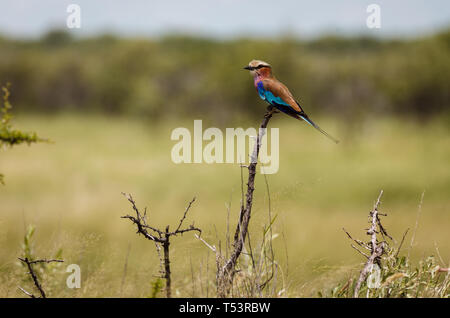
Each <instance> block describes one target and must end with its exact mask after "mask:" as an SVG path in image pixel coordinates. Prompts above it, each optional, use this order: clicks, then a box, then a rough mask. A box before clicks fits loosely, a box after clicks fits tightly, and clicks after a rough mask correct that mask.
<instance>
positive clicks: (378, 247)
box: [353, 190, 387, 298]
mask: <svg viewBox="0 0 450 318" xmlns="http://www.w3.org/2000/svg"><path fill="white" fill-rule="evenodd" d="M382 195H383V190H381V192H380V195H379V196H378V199H377V202H376V203H375V206H374V208H373V210H372V211H371V212H370V213H369V219H371V221H370V228H369V229H368V230H367V234H368V235H370V237H371V240H370V243H371V246H370V248H371V254H370V256H369V258H368V259H367V262H366V265H365V266H364V268H363V269H362V270H361V274H360V275H359V279H358V281H357V283H356V287H355V291H354V294H353V297H355V298H357V297H358V294H359V290H360V288H361V285H362V283H363V282H364V281H365V280H366V278H367V275H368V274H369V273H370V272H371V270H372V269H373V266H374V264H377V265H379V262H380V257H381V255H383V253H384V244H383V242H381V243H380V244H378V241H377V232H378V231H377V227H378V229H379V232H381V233H384V234H386V235H387V233H386V231H385V230H384V228H383V227H382V226H381V222H380V219H379V218H378V206H379V205H380V200H381V196H382Z"/></svg>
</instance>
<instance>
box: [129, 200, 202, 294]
mask: <svg viewBox="0 0 450 318" xmlns="http://www.w3.org/2000/svg"><path fill="white" fill-rule="evenodd" d="M122 194H123V195H124V196H125V197H126V198H127V200H128V201H129V202H130V203H131V206H132V207H133V210H134V212H136V217H133V216H131V215H125V216H121V218H123V219H129V220H130V221H131V222H133V223H134V224H136V226H137V233H138V234H142V235H143V236H144V237H145V238H146V239H148V240H151V241H153V242H154V243H155V245H156V249H157V251H158V254H159V245H158V244H161V245H162V246H163V263H164V264H163V266H164V267H163V268H164V272H163V273H162V274H163V278H164V279H165V280H166V296H167V298H170V297H172V290H171V285H172V279H171V276H170V274H171V270H170V253H169V252H170V249H169V247H170V237H171V236H177V235H179V234H183V233H185V232H190V231H197V232H198V233H199V234H201V233H202V230H200V229H199V228H197V227H194V225H193V224H192V225H190V226H189V227H188V228H186V229H181V226H182V225H183V221H184V220H185V219H186V215H187V213H188V212H189V209H190V208H191V206H192V203H193V202H194V201H195V197H194V198H193V199H192V200H191V201H190V202H189V204H188V206H187V208H186V209H185V211H184V214H183V216H182V217H181V219H180V222H179V224H178V227H177V228H176V230H175V231H174V232H170V231H169V226H168V225H167V226H166V229H165V231H161V230H159V229H157V228H155V227H152V226H150V225H148V224H147V219H146V217H147V210H144V214H143V215H142V214H141V213H140V212H139V209H138V208H137V206H136V202H135V201H134V199H133V197H132V196H131V194H125V193H122ZM149 231H153V232H155V233H149Z"/></svg>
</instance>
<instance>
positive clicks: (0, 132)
mask: <svg viewBox="0 0 450 318" xmlns="http://www.w3.org/2000/svg"><path fill="white" fill-rule="evenodd" d="M9 86H10V84H9V83H8V84H7V85H6V86H3V87H2V93H3V96H2V102H3V103H2V106H1V119H0V147H1V148H5V147H8V146H9V147H12V146H14V145H19V144H21V143H24V142H25V143H27V144H31V143H34V142H38V141H42V139H40V138H38V136H37V135H36V133H24V132H22V131H20V130H17V129H14V128H12V126H11V118H12V116H11V114H10V112H9V111H10V109H11V108H12V106H11V103H10V102H9V96H10V92H9ZM0 183H2V184H3V183H4V181H3V174H0Z"/></svg>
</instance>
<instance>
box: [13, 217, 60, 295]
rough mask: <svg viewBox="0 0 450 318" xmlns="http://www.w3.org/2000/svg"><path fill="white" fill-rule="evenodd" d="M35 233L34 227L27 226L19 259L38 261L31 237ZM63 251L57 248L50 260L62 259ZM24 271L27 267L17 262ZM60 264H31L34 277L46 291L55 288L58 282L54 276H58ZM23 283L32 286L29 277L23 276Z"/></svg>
mask: <svg viewBox="0 0 450 318" xmlns="http://www.w3.org/2000/svg"><path fill="white" fill-rule="evenodd" d="M35 232H36V227H35V226H34V225H33V224H31V225H29V226H28V228H27V231H26V233H25V235H24V237H23V243H22V255H21V256H20V257H21V258H24V259H25V258H28V259H29V260H30V261H33V260H36V259H39V257H36V256H35V252H34V241H33V237H34V234H35ZM62 254H63V249H62V248H59V249H58V250H57V251H56V252H55V253H54V255H53V257H51V259H62ZM17 264H19V265H20V266H21V267H23V269H24V270H25V271H27V270H28V269H27V265H26V264H25V263H24V262H17ZM61 266H62V263H60V262H51V263H45V262H41V263H35V264H33V269H34V271H35V274H36V276H37V277H38V279H39V280H40V281H45V282H46V284H45V286H46V291H47V290H50V291H51V290H52V289H54V288H56V287H57V285H58V283H59V282H58V280H55V279H54V277H55V275H57V274H59V272H60V271H61ZM23 281H24V282H28V283H29V284H30V285H33V284H34V283H33V282H32V279H31V277H30V275H25V276H24V279H23Z"/></svg>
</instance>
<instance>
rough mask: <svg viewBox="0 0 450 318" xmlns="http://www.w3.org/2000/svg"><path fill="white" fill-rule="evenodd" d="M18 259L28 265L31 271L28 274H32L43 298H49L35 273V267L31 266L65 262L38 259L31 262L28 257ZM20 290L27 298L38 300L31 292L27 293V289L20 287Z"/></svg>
mask: <svg viewBox="0 0 450 318" xmlns="http://www.w3.org/2000/svg"><path fill="white" fill-rule="evenodd" d="M18 259H19V260H20V261H21V262H23V263H25V264H27V267H28V271H29V272H28V273H29V274H30V276H31V278H32V279H33V283H34V285H35V286H36V288H37V289H38V290H39V293H40V294H41V298H47V296H46V295H45V291H44V289H43V288H42V285H41V283H40V282H39V279H38V278H37V275H36V273H35V272H34V269H33V266H31V265H33V264H37V263H53V262H58V263H63V262H64V261H63V260H59V259H38V260H34V261H31V260H29V259H28V258H27V257H25V258H20V257H19V258H18ZM19 289H20V290H21V291H22V292H23V293H24V294H26V295H27V296H29V297H31V298H36V296H35V295H33V294H32V293H30V292H27V291H26V290H25V289H23V288H22V287H20V286H19Z"/></svg>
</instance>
